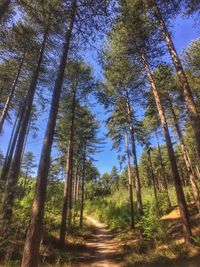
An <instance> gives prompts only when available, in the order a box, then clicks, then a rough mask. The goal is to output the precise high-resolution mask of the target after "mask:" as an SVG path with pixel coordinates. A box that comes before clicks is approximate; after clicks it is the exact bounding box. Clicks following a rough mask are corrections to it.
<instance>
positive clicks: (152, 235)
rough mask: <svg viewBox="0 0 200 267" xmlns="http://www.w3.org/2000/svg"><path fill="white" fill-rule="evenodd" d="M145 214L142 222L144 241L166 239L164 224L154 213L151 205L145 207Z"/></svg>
mask: <svg viewBox="0 0 200 267" xmlns="http://www.w3.org/2000/svg"><path fill="white" fill-rule="evenodd" d="M143 211H144V214H143V216H142V219H141V221H140V225H141V227H142V232H143V237H144V240H155V241H157V240H162V239H164V238H165V237H166V229H165V227H164V223H163V222H162V221H160V219H159V218H158V216H157V215H156V214H155V213H154V212H153V210H152V207H151V205H150V203H147V204H145V205H144V207H143Z"/></svg>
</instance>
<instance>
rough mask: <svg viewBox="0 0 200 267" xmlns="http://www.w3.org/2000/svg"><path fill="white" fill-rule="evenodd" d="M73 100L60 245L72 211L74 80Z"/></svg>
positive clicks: (74, 86) (63, 239)
mask: <svg viewBox="0 0 200 267" xmlns="http://www.w3.org/2000/svg"><path fill="white" fill-rule="evenodd" d="M72 91H73V100H72V117H71V126H70V136H69V145H68V153H67V164H66V174H67V179H66V184H65V187H64V199H63V208H62V218H61V225H60V245H61V246H63V245H64V243H65V232H66V220H67V219H68V224H69V225H70V223H71V212H72V179H73V154H74V153H73V145H74V119H75V108H76V82H74V84H73V87H72Z"/></svg>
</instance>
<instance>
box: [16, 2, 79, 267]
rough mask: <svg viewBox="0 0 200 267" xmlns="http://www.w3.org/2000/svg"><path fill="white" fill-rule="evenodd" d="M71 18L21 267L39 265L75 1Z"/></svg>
mask: <svg viewBox="0 0 200 267" xmlns="http://www.w3.org/2000/svg"><path fill="white" fill-rule="evenodd" d="M71 10H72V12H71V18H70V23H69V26H68V27H67V30H66V36H65V42H64V45H63V51H62V57H61V61H60V66H59V70H58V74H57V79H56V83H55V87H54V92H53V97H52V103H51V109H50V114H49V120H48V125H47V129H46V134H45V139H44V144H43V147H42V153H41V157H40V163H39V168H38V178H37V187H36V194H35V199H34V203H33V207H32V214H31V223H30V226H29V229H28V232H27V235H26V241H25V247H24V252H23V258H22V264H21V266H23V267H36V266H38V263H39V247H40V241H41V236H42V226H43V217H44V206H45V198H46V187H47V178H48V171H49V165H50V155H51V147H52V143H53V136H54V129H55V125H56V118H57V114H58V108H59V101H60V95H61V89H62V85H63V79H64V71H65V66H66V61H67V57H68V51H69V45H70V40H71V35H72V29H73V25H74V21H75V15H76V0H73V1H72V8H71Z"/></svg>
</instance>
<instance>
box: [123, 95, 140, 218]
mask: <svg viewBox="0 0 200 267" xmlns="http://www.w3.org/2000/svg"><path fill="white" fill-rule="evenodd" d="M126 105H127V114H128V119H129V131H130V137H131V148H132V157H133V171H134V175H135V188H136V198H137V203H138V213H139V215H140V216H142V215H143V204H142V194H141V184H140V176H139V170H138V162H137V153H136V147H135V133H134V127H133V119H132V110H131V106H130V101H129V95H128V91H127V90H126Z"/></svg>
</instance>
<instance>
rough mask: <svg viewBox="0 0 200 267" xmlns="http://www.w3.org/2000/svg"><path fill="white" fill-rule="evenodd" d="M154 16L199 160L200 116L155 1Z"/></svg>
mask: <svg viewBox="0 0 200 267" xmlns="http://www.w3.org/2000/svg"><path fill="white" fill-rule="evenodd" d="M154 14H155V17H156V18H157V20H158V23H159V25H160V28H161V31H162V33H163V36H164V38H165V41H166V43H167V46H168V49H169V52H170V55H171V58H172V60H173V63H174V66H175V68H176V73H177V77H178V79H179V83H180V87H181V90H182V93H183V97H184V100H185V102H186V105H187V109H188V113H189V116H190V119H191V122H192V126H193V130H194V134H195V139H196V145H197V152H198V157H199V159H200V138H199V137H200V114H199V111H198V108H197V105H196V103H195V101H194V98H193V95H192V91H191V88H190V85H189V82H188V79H187V76H186V74H185V71H184V69H183V66H182V64H181V61H180V58H179V56H178V53H177V51H176V48H175V46H174V43H173V41H172V38H171V35H170V33H169V31H168V28H167V26H166V24H165V21H164V20H163V17H162V14H161V12H160V10H159V7H158V5H157V1H156V0H154Z"/></svg>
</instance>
